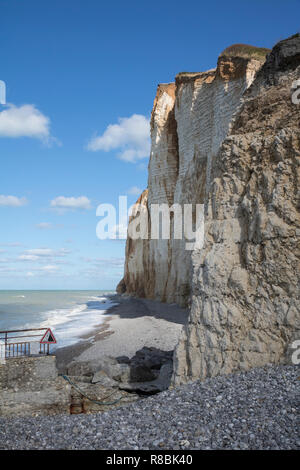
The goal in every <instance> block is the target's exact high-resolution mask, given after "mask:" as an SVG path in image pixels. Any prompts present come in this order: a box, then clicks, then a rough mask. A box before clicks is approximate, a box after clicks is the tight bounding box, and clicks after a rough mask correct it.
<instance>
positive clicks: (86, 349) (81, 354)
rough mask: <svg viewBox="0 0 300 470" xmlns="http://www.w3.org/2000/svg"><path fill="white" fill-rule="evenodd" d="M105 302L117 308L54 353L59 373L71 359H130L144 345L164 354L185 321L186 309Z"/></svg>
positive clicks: (159, 304) (148, 303) (136, 302)
mask: <svg viewBox="0 0 300 470" xmlns="http://www.w3.org/2000/svg"><path fill="white" fill-rule="evenodd" d="M109 299H110V300H111V301H112V302H114V303H117V305H115V306H113V307H111V308H110V309H108V311H107V312H106V314H105V319H104V322H102V323H101V324H100V325H99V327H95V329H94V331H93V332H91V333H89V334H87V335H84V336H82V341H80V342H78V343H76V344H74V345H72V346H66V347H64V348H59V349H57V350H56V351H55V355H56V357H57V365H58V368H59V370H60V371H61V372H64V371H65V367H66V365H67V364H69V363H70V362H71V361H72V360H78V361H87V360H92V359H97V358H98V357H101V356H103V355H109V356H113V357H118V356H128V357H131V356H133V355H134V354H135V353H136V351H138V350H139V349H141V348H142V347H144V346H147V347H151V346H153V347H156V348H158V349H162V350H164V351H170V350H173V349H174V348H175V346H176V344H177V342H178V339H179V336H180V333H181V331H182V328H183V325H184V324H185V323H186V322H187V318H188V311H187V310H185V309H183V308H180V307H178V305H175V304H165V303H162V302H158V301H154V300H148V299H137V298H133V297H123V296H119V295H112V296H109ZM102 318H103V316H102Z"/></svg>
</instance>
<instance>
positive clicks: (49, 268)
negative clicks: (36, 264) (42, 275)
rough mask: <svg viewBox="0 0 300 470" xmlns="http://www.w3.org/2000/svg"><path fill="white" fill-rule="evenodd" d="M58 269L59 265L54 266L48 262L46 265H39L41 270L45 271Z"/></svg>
mask: <svg viewBox="0 0 300 470" xmlns="http://www.w3.org/2000/svg"><path fill="white" fill-rule="evenodd" d="M58 270H59V267H58V266H55V265H52V264H48V265H46V266H42V267H41V271H46V272H50V273H52V272H55V271H58Z"/></svg>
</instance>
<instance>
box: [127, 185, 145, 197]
mask: <svg viewBox="0 0 300 470" xmlns="http://www.w3.org/2000/svg"><path fill="white" fill-rule="evenodd" d="M142 192H143V190H142V189H141V188H139V187H138V186H132V187H131V188H129V189H128V191H127V194H132V195H133V196H140V194H142Z"/></svg>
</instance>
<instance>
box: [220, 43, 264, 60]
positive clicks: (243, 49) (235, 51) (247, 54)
mask: <svg viewBox="0 0 300 470" xmlns="http://www.w3.org/2000/svg"><path fill="white" fill-rule="evenodd" d="M269 52H271V49H267V48H265V47H256V46H250V45H249V44H233V45H232V46H229V47H227V48H226V49H224V51H223V52H222V53H221V54H220V57H221V56H227V57H244V58H257V59H265V57H266V55H267V54H269Z"/></svg>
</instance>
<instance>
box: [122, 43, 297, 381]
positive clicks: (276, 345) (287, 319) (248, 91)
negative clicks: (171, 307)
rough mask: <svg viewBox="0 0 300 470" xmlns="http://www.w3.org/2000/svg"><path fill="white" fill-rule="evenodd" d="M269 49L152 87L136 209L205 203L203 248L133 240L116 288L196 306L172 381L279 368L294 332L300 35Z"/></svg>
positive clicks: (238, 48) (241, 49)
mask: <svg viewBox="0 0 300 470" xmlns="http://www.w3.org/2000/svg"><path fill="white" fill-rule="evenodd" d="M267 52H268V51H266V50H264V49H258V48H253V47H251V46H244V45H235V46H231V47H229V48H228V49H226V50H225V51H224V52H223V53H222V54H221V56H220V57H219V60H218V64H217V68H216V69H213V70H209V71H207V72H202V73H181V74H179V75H177V77H176V81H175V84H174V83H171V84H163V85H159V87H158V90H157V94H156V98H155V101H154V107H153V111H152V117H151V140H152V147H151V156H150V162H149V178H148V190H147V191H145V192H144V193H143V195H142V196H141V199H140V201H139V202H141V203H142V204H144V205H145V206H147V207H148V208H151V204H153V203H160V204H161V203H167V204H168V205H169V206H170V205H172V204H174V203H179V204H181V205H182V204H184V203H193V204H196V203H198V204H204V205H205V241H204V247H203V249H201V250H198V249H195V250H194V251H187V250H186V249H185V240H174V239H172V238H171V239H170V240H132V239H130V238H128V240H127V247H126V264H125V274H124V279H123V280H122V281H121V282H120V284H119V286H118V290H119V292H127V293H129V294H132V295H137V296H142V297H143V296H145V297H148V298H155V299H159V300H162V301H166V302H177V303H179V304H180V305H187V304H189V305H190V307H191V314H190V320H189V324H188V326H187V328H186V331H185V332H184V333H183V336H182V338H181V341H180V343H179V345H178V347H177V350H176V354H175V371H174V383H180V382H183V381H186V380H191V379H194V378H197V377H202V378H204V377H206V376H213V375H216V374H219V373H229V372H231V371H233V370H237V369H247V368H249V367H252V366H257V365H263V364H266V363H268V362H279V361H280V360H282V358H283V356H284V354H285V353H286V349H287V345H288V344H289V343H290V342H291V341H292V339H294V338H295V337H296V336H297V333H296V332H297V328H299V316H300V315H299V280H298V278H297V276H298V274H299V234H300V221H299V205H297V197H299V192H298V191H299V190H298V187H299V181H298V179H299V156H300V147H299V141H300V130H299V129H300V126H299V124H300V106H299V105H297V104H294V103H292V100H291V87H292V83H293V82H294V81H295V80H297V79H299V78H300V36H299V35H295V36H294V37H292V38H289V39H287V40H285V41H281V42H280V43H278V44H277V45H276V46H275V47H274V48H273V50H272V52H270V54H268V56H267V60H265V56H266V53H267ZM150 223H151V221H150V219H149V224H150Z"/></svg>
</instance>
